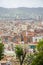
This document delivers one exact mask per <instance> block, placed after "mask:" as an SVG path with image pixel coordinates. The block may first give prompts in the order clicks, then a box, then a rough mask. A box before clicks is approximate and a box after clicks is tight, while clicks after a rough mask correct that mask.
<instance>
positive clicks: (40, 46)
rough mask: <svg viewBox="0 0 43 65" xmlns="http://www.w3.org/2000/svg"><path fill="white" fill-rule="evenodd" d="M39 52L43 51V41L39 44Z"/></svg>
mask: <svg viewBox="0 0 43 65" xmlns="http://www.w3.org/2000/svg"><path fill="white" fill-rule="evenodd" d="M37 50H38V51H43V40H40V41H39V42H38V45H37Z"/></svg>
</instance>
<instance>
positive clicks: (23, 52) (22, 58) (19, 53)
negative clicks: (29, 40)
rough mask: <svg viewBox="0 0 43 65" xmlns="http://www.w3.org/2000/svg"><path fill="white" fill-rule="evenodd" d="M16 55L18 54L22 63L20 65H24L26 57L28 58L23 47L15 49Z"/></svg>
mask: <svg viewBox="0 0 43 65" xmlns="http://www.w3.org/2000/svg"><path fill="white" fill-rule="evenodd" d="M15 53H16V56H17V57H18V59H19V61H20V65H22V64H23V61H24V59H25V56H26V50H25V49H23V48H22V47H21V46H16V47H15Z"/></svg>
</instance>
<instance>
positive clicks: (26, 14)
mask: <svg viewBox="0 0 43 65" xmlns="http://www.w3.org/2000/svg"><path fill="white" fill-rule="evenodd" d="M0 18H5V19H6V18H8V19H9V18H10V19H43V7H42V8H41V7H39V8H26V7H19V8H2V7H0Z"/></svg>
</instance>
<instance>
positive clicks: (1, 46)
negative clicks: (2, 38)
mask: <svg viewBox="0 0 43 65" xmlns="http://www.w3.org/2000/svg"><path fill="white" fill-rule="evenodd" d="M3 56H4V44H2V43H0V60H1V59H3Z"/></svg>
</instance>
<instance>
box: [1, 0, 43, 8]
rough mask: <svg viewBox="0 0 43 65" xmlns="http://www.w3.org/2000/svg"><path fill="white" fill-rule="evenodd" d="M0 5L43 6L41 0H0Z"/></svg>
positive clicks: (13, 6)
mask: <svg viewBox="0 0 43 65" xmlns="http://www.w3.org/2000/svg"><path fill="white" fill-rule="evenodd" d="M0 7H5V8H16V7H43V0H0Z"/></svg>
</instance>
